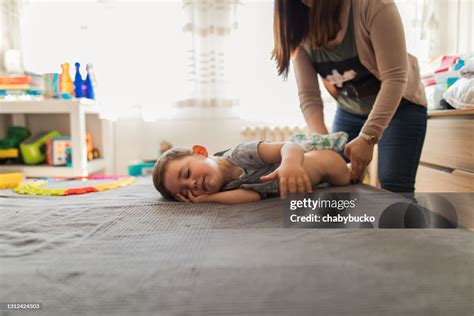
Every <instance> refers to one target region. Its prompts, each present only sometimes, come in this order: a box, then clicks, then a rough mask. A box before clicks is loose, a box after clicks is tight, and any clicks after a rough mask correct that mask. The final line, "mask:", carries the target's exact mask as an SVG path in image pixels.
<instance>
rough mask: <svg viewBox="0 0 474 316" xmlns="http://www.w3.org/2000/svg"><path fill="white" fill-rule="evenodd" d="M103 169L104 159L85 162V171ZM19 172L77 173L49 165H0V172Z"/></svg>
mask: <svg viewBox="0 0 474 316" xmlns="http://www.w3.org/2000/svg"><path fill="white" fill-rule="evenodd" d="M103 169H105V160H104V159H94V160H91V161H88V162H87V173H88V174H91V173H95V172H98V171H101V170H103ZM10 172H21V173H23V175H24V176H25V177H32V178H35V177H74V176H82V175H83V174H77V172H76V171H75V169H74V168H70V167H54V166H49V165H35V166H29V165H0V173H10Z"/></svg>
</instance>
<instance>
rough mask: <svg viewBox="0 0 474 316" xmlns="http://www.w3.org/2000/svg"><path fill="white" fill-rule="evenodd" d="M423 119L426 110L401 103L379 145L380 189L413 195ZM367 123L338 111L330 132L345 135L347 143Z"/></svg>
mask: <svg viewBox="0 0 474 316" xmlns="http://www.w3.org/2000/svg"><path fill="white" fill-rule="evenodd" d="M426 119H427V115H426V108H425V107H422V106H419V105H414V104H413V103H411V102H410V101H407V100H405V99H402V102H401V103H400V106H399V107H398V109H397V111H396V112H395V115H394V117H393V118H392V121H391V122H390V124H389V125H388V127H387V128H386V129H385V131H384V133H383V135H382V138H381V139H380V142H379V144H378V153H379V157H378V173H379V181H380V184H381V186H382V188H383V189H385V190H389V191H392V192H414V190H415V178H416V171H417V169H418V164H419V162H420V155H421V149H422V148H423V142H424V140H425V134H426ZM366 120H367V116H361V115H355V114H352V113H349V112H347V111H345V110H343V109H342V108H341V107H338V108H337V111H336V116H335V118H334V122H333V126H332V130H333V132H336V131H344V132H346V133H348V134H349V141H350V140H352V139H354V138H355V137H357V136H358V135H359V133H360V130H361V128H362V126H363V125H364V123H365V121H366ZM346 161H348V159H347V158H346Z"/></svg>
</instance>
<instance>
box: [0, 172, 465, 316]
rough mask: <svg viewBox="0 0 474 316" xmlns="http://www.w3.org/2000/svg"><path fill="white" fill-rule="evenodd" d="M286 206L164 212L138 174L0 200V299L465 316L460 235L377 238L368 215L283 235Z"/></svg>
mask: <svg viewBox="0 0 474 316" xmlns="http://www.w3.org/2000/svg"><path fill="white" fill-rule="evenodd" d="M319 192H320V193H321V192H322V193H327V194H336V195H337V194H344V193H343V192H350V194H351V196H353V195H355V196H358V197H359V198H361V197H363V196H365V195H371V196H372V198H371V199H372V200H371V201H370V203H366V205H364V207H365V208H366V210H367V212H369V213H370V212H372V213H374V214H375V213H377V212H378V211H377V210H380V209H384V210H387V207H386V206H387V205H393V204H394V203H397V202H399V201H400V199H402V197H400V196H398V195H394V194H391V193H388V192H384V191H380V190H377V189H374V188H371V187H368V186H364V185H354V186H350V187H345V188H320V189H319ZM285 203H286V202H285V201H281V200H279V199H269V200H265V201H260V202H258V203H252V204H248V205H240V206H225V205H213V204H194V205H190V204H184V203H174V202H169V201H164V200H162V199H160V198H159V195H158V193H156V191H155V190H154V188H153V186H152V184H151V179H150V178H140V179H138V181H137V182H136V183H135V184H133V185H131V186H127V187H124V188H120V189H116V190H112V191H106V192H101V193H92V194H87V195H82V196H67V197H47V196H41V197H40V196H28V195H17V194H15V193H13V192H12V191H9V190H0V289H1V290H0V302H3V303H5V302H36V303H42V312H40V314H41V315H43V314H44V315H225V314H233V315H234V314H236V315H314V314H321V315H333V314H334V315H336V314H338V315H341V314H344V315H349V314H351V315H390V314H396V315H413V314H424V315H432V314H439V315H472V313H473V311H474V305H473V300H472V298H473V270H472V267H473V263H474V262H473V259H474V247H473V245H474V243H473V241H474V239H473V234H472V232H470V231H469V230H466V229H462V228H457V229H377V228H378V227H377V225H379V226H381V224H380V223H381V222H382V218H383V216H382V215H380V214H379V215H380V216H378V219H377V220H378V223H374V225H372V227H366V228H368V229H354V228H352V229H336V228H334V227H330V229H324V228H321V229H318V228H313V229H301V228H283V224H284V223H283V222H284V221H283V217H284V216H285V209H287V205H286V204H285ZM379 213H380V212H379ZM395 222H396V220H395ZM438 222H440V221H438ZM384 225H388V224H386V223H385V224H384ZM397 225H400V223H395V224H394V226H393V228H400V227H399V226H397ZM443 225H444V224H443ZM455 226H456V225H454V226H453V227H455ZM443 227H450V226H449V225H448V226H446V225H445V226H443ZM456 227H458V226H456ZM370 228H374V229H370ZM2 312H3V313H5V314H2V315H10V314H8V313H7V312H6V311H2ZM11 314H12V315H21V312H17V311H15V312H12V313H11ZM25 314H28V315H32V314H35V313H33V312H25Z"/></svg>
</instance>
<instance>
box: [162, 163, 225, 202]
mask: <svg viewBox="0 0 474 316" xmlns="http://www.w3.org/2000/svg"><path fill="white" fill-rule="evenodd" d="M164 185H165V187H166V189H168V191H170V192H171V194H173V196H175V197H176V195H177V194H178V193H180V194H181V195H183V196H184V197H186V198H187V197H188V192H189V191H191V192H192V193H193V195H195V196H199V195H203V194H212V193H216V192H219V190H220V188H221V187H222V185H223V175H222V172H221V171H220V170H219V167H218V165H217V162H216V161H215V160H214V159H211V158H206V157H204V156H201V155H197V154H194V155H192V156H187V157H184V158H181V159H177V160H171V161H169V162H168V163H167V166H166V172H165V178H164Z"/></svg>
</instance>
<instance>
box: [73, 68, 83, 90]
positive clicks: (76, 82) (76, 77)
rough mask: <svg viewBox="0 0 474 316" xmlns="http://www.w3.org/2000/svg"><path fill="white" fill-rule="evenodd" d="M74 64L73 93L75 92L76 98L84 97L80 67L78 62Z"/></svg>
mask: <svg viewBox="0 0 474 316" xmlns="http://www.w3.org/2000/svg"><path fill="white" fill-rule="evenodd" d="M74 66H76V74H75V75H74V93H75V94H76V98H82V97H84V87H83V85H84V80H82V76H81V72H80V68H81V64H80V63H75V64H74Z"/></svg>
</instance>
